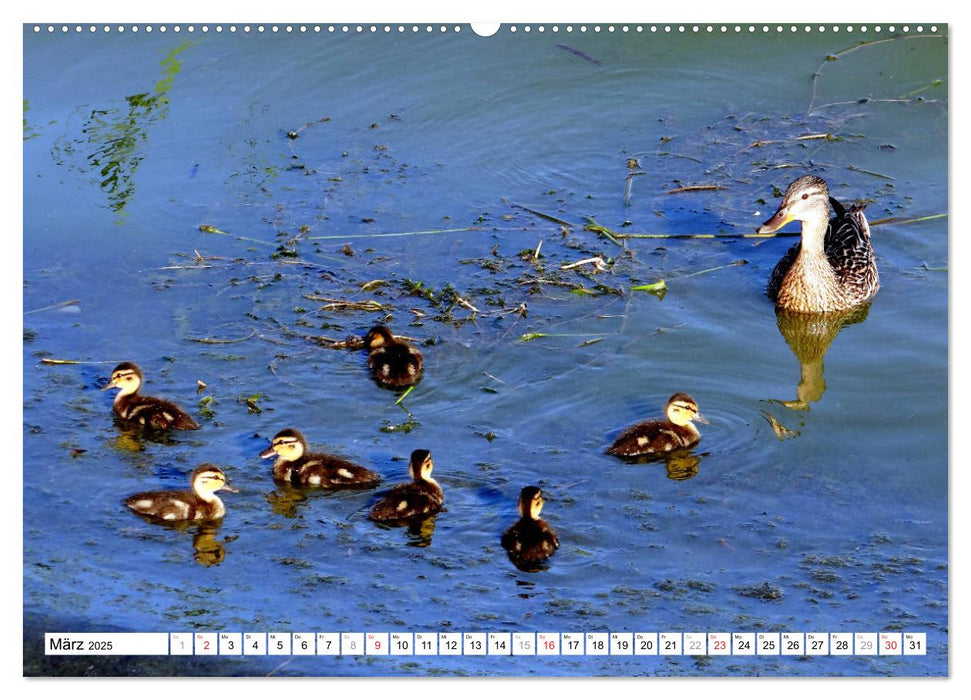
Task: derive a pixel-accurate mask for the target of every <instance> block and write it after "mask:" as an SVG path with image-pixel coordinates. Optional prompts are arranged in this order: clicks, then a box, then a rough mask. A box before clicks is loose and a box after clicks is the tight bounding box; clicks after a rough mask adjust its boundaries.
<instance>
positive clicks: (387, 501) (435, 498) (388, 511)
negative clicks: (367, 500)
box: [368, 450, 445, 522]
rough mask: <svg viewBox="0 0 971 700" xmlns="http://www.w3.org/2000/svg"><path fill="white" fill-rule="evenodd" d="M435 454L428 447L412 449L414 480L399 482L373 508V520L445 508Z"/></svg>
mask: <svg viewBox="0 0 971 700" xmlns="http://www.w3.org/2000/svg"><path fill="white" fill-rule="evenodd" d="M434 466H435V465H434V464H433V463H432V455H431V452H429V451H428V450H415V451H414V452H412V453H411V462H410V463H409V464H408V472H409V473H410V474H411V478H412V479H413V481H412V482H411V483H407V484H398V485H397V486H395V487H394V488H392V489H391V490H390V491H388V492H387V493H386V494H385V495H384V497H383V498H382V499H381V500H380V501H378V502H377V503H376V504H375V505H374V507H373V508H372V509H371V513H370V515H369V516H368V517H369V518H371V520H377V521H381V522H395V521H405V520H412V519H416V518H424V517H427V516H429V515H433V514H434V513H437V512H438V511H440V510H441V509H442V505H443V504H444V503H445V494H443V493H442V487H441V486H439V485H438V482H437V481H435V480H434V479H433V478H432V468H433V467H434Z"/></svg>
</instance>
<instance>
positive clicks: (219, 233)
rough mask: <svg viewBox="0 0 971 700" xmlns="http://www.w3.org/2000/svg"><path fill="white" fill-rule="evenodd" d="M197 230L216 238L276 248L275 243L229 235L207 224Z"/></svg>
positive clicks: (233, 234)
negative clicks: (226, 238)
mask: <svg viewBox="0 0 971 700" xmlns="http://www.w3.org/2000/svg"><path fill="white" fill-rule="evenodd" d="M199 230H200V231H202V232H203V233H211V234H214V235H217V236H230V237H232V238H235V239H236V240H238V241H249V242H250V243H259V244H260V245H268V246H273V247H276V243H274V242H272V241H262V240H260V239H259V238H248V237H247V236H237V235H236V234H235V233H229V232H228V231H221V230H219V229H218V228H216V227H215V226H210V225H209V224H202V225H201V226H199Z"/></svg>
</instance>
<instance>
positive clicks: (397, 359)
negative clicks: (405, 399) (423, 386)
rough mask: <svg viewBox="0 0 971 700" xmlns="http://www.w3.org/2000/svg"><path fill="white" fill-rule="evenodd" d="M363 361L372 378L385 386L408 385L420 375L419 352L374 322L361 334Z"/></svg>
mask: <svg viewBox="0 0 971 700" xmlns="http://www.w3.org/2000/svg"><path fill="white" fill-rule="evenodd" d="M364 346H365V348H366V349H367V353H368V356H367V363H368V367H370V369H371V376H373V377H374V381H376V382H377V383H378V384H381V385H383V386H386V387H391V388H395V389H397V388H403V387H408V386H412V385H413V384H415V383H416V382H417V381H418V380H419V379H421V370H422V357H421V353H420V352H419V351H418V350H417V349H416V348H413V347H412V346H411V345H409V344H408V343H406V342H405V341H403V340H398V339H397V338H395V337H394V336H393V335H392V334H391V331H390V330H388V329H387V328H386V327H384V326H375V327H374V328H372V329H371V330H370V331H368V334H367V336H366V337H365V338H364Z"/></svg>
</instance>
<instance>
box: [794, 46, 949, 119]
mask: <svg viewBox="0 0 971 700" xmlns="http://www.w3.org/2000/svg"><path fill="white" fill-rule="evenodd" d="M941 38H943V35H942V34H916V35H914V34H910V35H907V36H895V37H889V38H887V39H874V40H872V41H861V42H860V43H859V44H856V45H854V46H850V47H848V48H845V49H843V50H842V51H837V52H836V53H831V54H827V55H826V57H825V58H824V59H823V62H822V63H820V64H819V68H817V69H816V72H815V73H813V83H812V90H811V91H810V94H809V107H808V109H807V110H806V112H807V113H808V114H812V113H813V111H814V110H816V109H821V108H822V107H828V106H831V105H820V106H819V107H814V106H813V103H814V102H815V101H816V87H817V85H818V83H819V79H820V78H821V77H822V74H823V68H825V67H826V65H827V64H829V63H832V62H833V61H836V60H839V59H840V58H841V57H843V56H845V55H847V54H850V53H853V52H854V51H859V50H860V49H865V48H868V47H871V46H876V45H877V44H886V43H888V42H891V41H907V40H908V39H941ZM870 101H871V102H873V101H876V100H870Z"/></svg>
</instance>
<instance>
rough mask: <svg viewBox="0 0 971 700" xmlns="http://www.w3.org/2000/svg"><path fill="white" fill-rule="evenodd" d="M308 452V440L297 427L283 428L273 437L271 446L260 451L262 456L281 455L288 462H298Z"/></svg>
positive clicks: (264, 457) (266, 457) (267, 457)
mask: <svg viewBox="0 0 971 700" xmlns="http://www.w3.org/2000/svg"><path fill="white" fill-rule="evenodd" d="M306 452H307V440H306V439H305V438H304V436H303V433H301V432H300V431H299V430H297V429H296V428H286V429H285V430H281V431H280V432H278V433H277V434H276V436H275V437H274V438H273V442H271V443H270V446H269V447H268V448H267V449H265V450H263V451H262V452H260V457H262V458H263V459H269V458H270V457H279V458H280V459H282V460H284V461H286V462H296V461H297V460H298V459H300V458H301V457H303V456H304V454H306Z"/></svg>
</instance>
